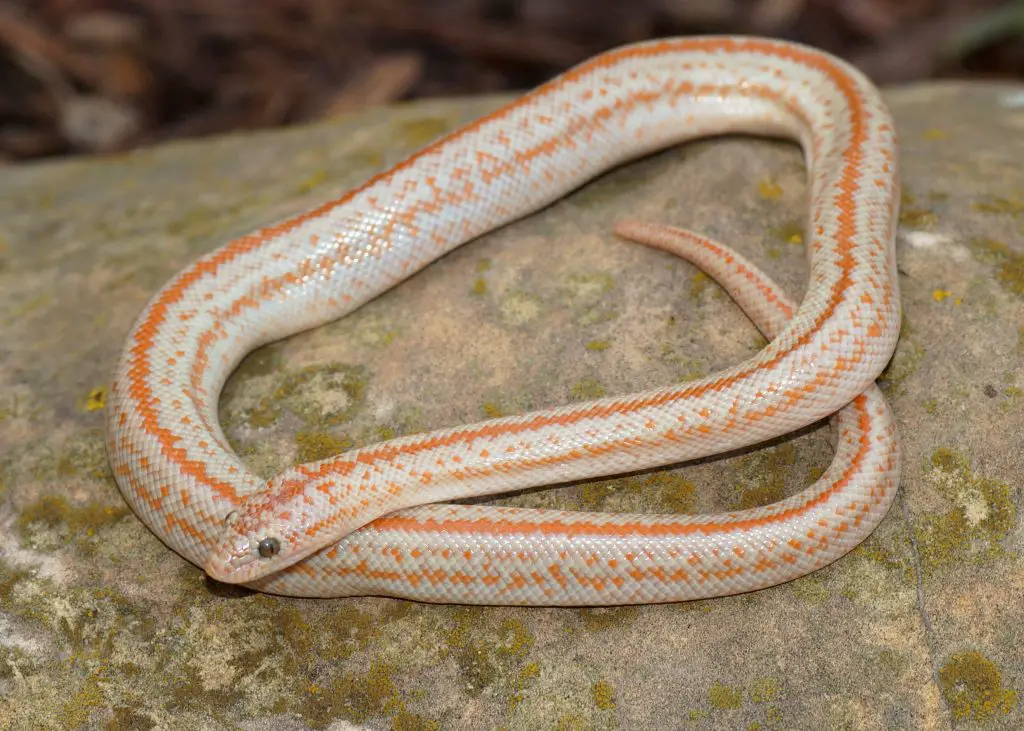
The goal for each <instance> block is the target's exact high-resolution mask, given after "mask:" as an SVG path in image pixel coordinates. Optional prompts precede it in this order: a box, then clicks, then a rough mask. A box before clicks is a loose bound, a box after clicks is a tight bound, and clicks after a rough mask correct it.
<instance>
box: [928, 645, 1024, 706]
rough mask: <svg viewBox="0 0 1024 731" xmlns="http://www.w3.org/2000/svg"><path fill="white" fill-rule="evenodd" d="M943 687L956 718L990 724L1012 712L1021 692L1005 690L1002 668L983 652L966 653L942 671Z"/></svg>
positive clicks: (957, 656) (942, 668) (940, 675)
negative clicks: (991, 720) (991, 721)
mask: <svg viewBox="0 0 1024 731" xmlns="http://www.w3.org/2000/svg"><path fill="white" fill-rule="evenodd" d="M939 687H940V688H941V690H942V696H943V698H945V700H946V704H947V705H948V706H949V709H950V712H951V713H952V714H953V718H954V719H956V720H958V721H962V720H968V719H969V720H974V721H986V720H989V719H992V718H994V717H996V716H999V715H1006V714H1008V713H1010V712H1011V711H1012V710H1013V709H1014V707H1015V706H1016V705H1017V691H1015V690H1013V689H1011V688H1004V687H1003V677H1002V673H1000V672H999V668H998V667H997V666H996V664H995V663H993V662H992V661H991V660H989V659H988V658H987V657H985V656H984V655H982V654H981V653H980V652H975V651H971V652H962V653H959V654H956V655H953V656H952V657H950V658H949V660H948V661H947V662H946V664H945V665H943V666H942V667H941V668H940V669H939Z"/></svg>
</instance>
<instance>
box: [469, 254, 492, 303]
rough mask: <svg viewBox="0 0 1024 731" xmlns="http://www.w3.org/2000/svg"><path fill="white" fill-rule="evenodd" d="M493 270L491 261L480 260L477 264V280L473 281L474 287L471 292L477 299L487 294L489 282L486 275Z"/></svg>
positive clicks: (471, 287)
mask: <svg viewBox="0 0 1024 731" xmlns="http://www.w3.org/2000/svg"><path fill="white" fill-rule="evenodd" d="M490 268H491V260H490V259H479V260H478V261H477V263H476V273H477V276H476V279H474V280H473V284H472V286H470V288H469V291H470V293H471V294H473V295H475V296H477V297H483V296H484V295H485V294H487V280H486V279H485V278H484V274H485V273H486V272H487V271H489V270H490Z"/></svg>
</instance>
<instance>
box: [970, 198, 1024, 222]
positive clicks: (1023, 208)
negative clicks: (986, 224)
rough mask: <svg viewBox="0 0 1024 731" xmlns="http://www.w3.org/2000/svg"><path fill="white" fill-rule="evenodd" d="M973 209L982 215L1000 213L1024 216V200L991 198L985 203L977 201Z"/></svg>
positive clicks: (984, 201)
mask: <svg viewBox="0 0 1024 731" xmlns="http://www.w3.org/2000/svg"><path fill="white" fill-rule="evenodd" d="M972 207H973V208H974V210H976V211H980V212H982V213H1000V214H1005V215H1010V216H1015V217H1016V216H1020V215H1022V214H1024V199H1020V198H1016V197H1014V198H1001V197H999V196H991V197H989V198H987V199H985V200H983V201H977V202H976V203H974V204H973V205H972Z"/></svg>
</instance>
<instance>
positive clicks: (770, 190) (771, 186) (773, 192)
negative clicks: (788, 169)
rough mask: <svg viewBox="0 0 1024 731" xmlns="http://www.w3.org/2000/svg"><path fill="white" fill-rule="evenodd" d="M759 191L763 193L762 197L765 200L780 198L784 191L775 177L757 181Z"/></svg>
mask: <svg viewBox="0 0 1024 731" xmlns="http://www.w3.org/2000/svg"><path fill="white" fill-rule="evenodd" d="M757 192H758V193H760V194H761V197H762V198H764V199H765V200H770V201H774V200H778V199H779V198H781V197H782V193H783V192H784V191H783V189H782V186H781V185H779V184H778V182H776V180H775V178H773V177H770V176H769V177H767V178H761V180H760V181H758V183H757Z"/></svg>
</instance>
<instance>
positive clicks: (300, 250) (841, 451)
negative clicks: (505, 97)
mask: <svg viewBox="0 0 1024 731" xmlns="http://www.w3.org/2000/svg"><path fill="white" fill-rule="evenodd" d="M726 132H730V133H735V132H742V133H750V134H762V135H771V136H782V137H788V138H791V139H794V140H796V141H798V142H799V143H800V144H801V145H802V146H803V148H804V151H805V155H806V159H807V163H808V170H809V171H810V186H809V187H810V212H809V220H808V247H807V250H808V255H809V258H810V279H811V281H810V285H809V287H808V291H807V295H806V296H805V298H804V300H803V302H802V303H801V304H800V306H799V307H798V308H796V307H794V306H793V304H792V303H790V302H789V301H788V300H787V298H786V297H785V296H784V295H783V293H781V292H780V291H779V290H778V288H777V287H776V285H774V283H772V282H771V281H770V280H768V279H767V277H765V276H764V275H763V274H762V273H760V272H759V271H758V270H757V269H756V268H755V267H754V266H753V265H752V264H751V263H749V262H747V261H745V260H743V259H742V258H741V257H740V256H739V255H737V254H735V253H734V252H732V251H731V250H729V249H727V248H726V247H724V246H722V245H721V244H717V243H715V242H712V241H709V240H707V239H705V238H703V237H700V236H698V235H696V234H692V233H687V232H684V231H679V230H675V229H667V228H662V227H658V226H654V225H647V224H641V223H633V224H624V225H622V226H620V228H619V233H620V234H621V235H623V236H625V237H627V238H631V239H633V240H636V241H639V242H641V243H645V244H649V245H654V246H658V247H660V248H663V249H665V250H666V251H669V252H672V253H675V254H677V255H679V256H682V257H684V258H686V259H688V260H690V261H693V262H694V263H695V264H697V265H698V266H701V267H702V268H704V269H705V271H707V273H708V274H709V275H711V276H713V277H715V278H716V279H718V280H719V281H721V282H722V284H723V286H725V287H726V288H727V289H728V290H729V292H730V294H732V296H733V297H734V298H735V299H736V301H737V302H738V303H739V304H740V306H741V307H743V308H744V309H745V310H747V311H748V313H749V314H750V316H751V317H752V319H753V320H754V321H755V323H757V325H758V326H759V327H760V328H761V329H762V331H763V332H764V333H765V334H766V336H768V337H770V338H773V339H772V340H771V342H770V344H769V345H768V346H767V347H766V348H765V349H764V350H763V351H762V352H761V353H759V354H758V355H757V356H755V357H753V358H751V359H750V360H748V361H746V362H744V363H741V364H739V365H737V366H735V367H733V368H730V369H728V370H726V371H723V372H721V373H718V374H716V375H713V376H710V377H708V378H704V379H701V380H699V381H694V382H691V383H687V384H685V385H683V386H673V387H669V388H663V389H655V390H651V391H645V392H642V393H635V394H631V395H628V396H622V397H615V398H605V399H599V400H594V401H590V402H586V403H578V404H573V405H571V406H566V407H560V408H554V409H547V410H543V411H536V412H532V413H528V414H524V415H520V416H514V417H505V418H500V419H493V420H490V421H486V422H483V423H479V424H473V425H467V426H463V427H456V428H452V429H445V430H439V431H435V432H431V433H428V434H420V435H414V436H410V437H402V438H399V439H393V440H389V441H386V442H383V443H380V444H376V445H372V446H369V447H365V448H361V449H357V450H352V451H349V452H346V453H344V454H342V455H339V456H338V457H334V458H330V459H326V460H322V461H320V462H316V463H311V464H306V465H301V466H298V467H295V468H292V469H290V470H287V471H286V472H284V473H282V474H281V475H278V476H277V477H275V478H273V479H271V480H270V481H269V482H268V483H265V482H264V481H262V480H261V479H259V478H258V477H256V476H255V475H253V474H252V473H250V472H249V471H248V469H247V468H246V467H245V466H244V464H243V463H242V462H241V460H240V459H239V458H238V456H237V455H235V454H234V453H233V452H232V450H231V449H230V447H229V446H228V444H227V440H226V439H225V437H224V434H223V432H222V431H221V428H220V425H219V423H218V419H217V400H218V398H219V396H220V392H221V389H222V387H223V385H224V383H225V382H226V380H227V378H228V376H229V375H230V373H231V371H232V370H233V369H234V368H235V367H236V366H237V364H238V363H239V361H240V360H241V359H242V358H243V357H244V356H245V355H246V354H247V353H248V352H250V351H251V350H252V349H254V348H255V347H257V346H259V345H261V344H263V343H266V342H269V341H273V340H276V339H279V338H281V337H284V336H286V335H289V334H292V333H295V332H298V331H301V330H304V329H308V328H312V327H317V326H319V325H321V324H323V323H326V322H329V321H331V320H334V319H336V318H338V317H341V316H343V315H345V314H346V313H348V312H351V311H352V310H353V309H355V308H357V307H359V306H360V305H361V304H363V303H364V302H366V301H368V300H369V299H372V298H373V297H375V296H377V295H379V294H380V293H382V292H384V291H386V290H387V289H389V288H391V287H393V286H394V285H395V284H397V283H399V282H401V281H403V280H404V279H406V278H408V277H409V276H411V275H412V274H414V273H415V272H417V271H418V270H419V269H421V268H422V267H424V266H425V265H426V264H428V263H430V262H431V261H433V260H435V259H437V258H438V257H440V256H442V255H443V254H445V253H447V252H448V251H451V250H452V249H453V248H455V247H457V246H459V245H461V244H463V243H465V242H467V241H470V240H471V239H473V238H475V237H477V236H479V235H481V234H483V233H486V232H487V231H490V230H492V229H494V228H496V227H498V226H501V225H503V224H505V223H508V222H510V221H512V220H515V219H517V218H521V217H523V216H525V215H528V214H529V213H531V212H533V211H535V210H537V209H539V208H540V207H542V206H544V205H546V204H548V203H550V202H551V201H553V200H556V199H558V198H559V197H561V196H563V195H565V194H566V193H567V192H569V191H571V190H573V189H575V188H577V187H578V186H580V185H581V184H583V183H585V182H586V181H588V180H590V179H591V178H593V177H595V176H597V175H599V174H600V173H602V172H603V171H605V170H607V169H609V168H611V167H613V166H615V165H617V164H620V163H622V162H625V161H628V160H630V159H633V158H636V157H638V156H641V155H643V154H646V153H649V152H651V151H654V150H657V149H660V148H663V147H665V146H668V145H671V144H675V143H679V142H682V141H685V140H687V139H693V138H696V137H702V136H706V135H712V134H721V133H726ZM897 167H898V163H897V150H896V137H895V130H894V126H893V121H892V118H891V116H890V114H889V111H888V109H887V108H886V106H885V104H884V103H883V101H882V100H881V97H880V95H879V93H878V91H877V90H876V89H875V88H874V86H873V85H872V84H871V83H870V82H869V81H868V80H867V79H865V78H864V77H863V76H862V75H861V74H860V73H859V72H857V71H856V70H854V69H853V68H851V67H850V66H848V65H847V64H845V63H843V62H842V61H839V60H838V59H835V58H833V57H831V56H829V55H827V54H824V53H822V52H820V51H816V50H813V49H810V48H806V47H803V46H798V45H794V44H790V43H786V42H781V41H774V40H766V39H758V38H728V37H697V38H684V39H667V40H659V41H651V42H645V43H641V44H636V45H632V46H627V47H623V48H620V49H617V50H613V51H609V52H607V53H605V54H602V55H600V56H597V57H595V58H593V59H591V60H589V61H587V62H585V63H583V64H581V65H580V66H578V67H576V68H574V69H571V70H569V71H568V72H566V73H565V74H563V75H561V76H559V77H557V78H556V79H554V80H552V81H551V82H549V83H547V84H545V85H543V86H542V87H540V88H538V89H537V90H535V91H533V92H531V93H529V94H527V95H525V96H523V97H522V98H520V99H519V100H517V101H515V102H513V103H511V104H509V105H507V106H506V107H504V108H502V109H500V110H498V111H497V112H495V113H494V114H491V115H489V116H487V117H484V118H482V119H480V120H478V121H477V122H475V123H473V124H471V125H469V126H467V127H465V128H463V129H462V130H459V131H457V132H455V133H453V134H451V135H448V136H446V137H444V138H443V139H441V140H439V141H437V142H435V143H434V144H432V145H430V146H429V147H427V148H425V149H424V150H422V151H421V152H419V153H417V154H416V155H413V156H412V157H410V158H409V159H408V160H406V161H404V162H402V163H400V164H398V165H396V166H395V167H393V168H391V169H390V170H387V171H385V172H384V173H382V174H380V175H378V176H376V177H374V178H373V179H371V180H369V181H368V182H367V183H365V184H364V185H362V186H360V187H359V188H357V189H355V190H352V191H350V192H349V193H347V194H345V195H344V196H342V197H341V198H339V199H337V200H333V201H329V202H326V203H324V204H322V205H321V206H319V207H317V208H315V209H313V210H311V211H308V212H306V213H304V214H302V215H299V216H295V217H293V218H290V219H287V220H285V221H282V222H280V223H278V224H277V225H275V226H271V227H268V228H265V229H262V230H260V231H256V232H254V233H252V234H250V235H248V236H243V237H241V238H239V239H236V240H234V241H231V242H229V243H227V244H226V245H224V246H223V247H221V248H220V249H218V250H216V251H214V252H212V253H210V254H208V255H206V256H205V257H203V258H201V259H200V260H198V261H197V262H195V263H193V264H192V265H190V266H189V267H188V268H186V269H185V270H184V271H182V272H181V273H180V274H178V275H177V276H175V277H174V278H173V279H172V280H171V281H170V282H169V283H168V284H167V285H166V286H165V287H164V288H163V289H162V290H161V291H159V292H158V293H157V294H156V295H155V296H154V297H153V298H152V299H151V300H150V302H149V303H148V304H147V305H146V307H145V308H144V310H143V311H142V313H141V314H140V315H139V317H138V318H137V320H136V322H135V323H134V325H133V327H132V330H131V332H130V333H129V335H128V338H127V342H126V344H125V347H124V350H123V352H122V355H121V357H120V359H119V362H118V365H117V370H116V373H115V377H114V383H113V386H112V389H111V402H110V409H109V412H108V421H107V441H108V450H109V453H110V459H111V462H112V464H113V467H114V473H115V475H116V478H117V481H118V484H119V486H120V488H121V491H122V493H123V495H124V497H125V499H126V500H127V501H128V503H129V504H130V505H131V506H132V508H133V509H134V510H135V512H136V514H137V515H138V516H139V517H140V518H141V519H142V520H143V521H144V522H145V523H146V524H147V525H148V526H149V528H150V529H151V530H152V531H153V532H154V533H155V534H156V535H158V536H159V537H160V538H161V539H162V540H163V541H164V542H165V543H166V544H167V545H168V546H170V547H171V548H172V549H174V550H175V551H177V552H178V553H179V554H181V555H182V556H184V557H185V558H186V559H188V560H189V561H191V562H192V563H194V564H196V565H198V566H203V567H205V569H206V571H207V572H208V573H209V574H210V575H211V576H213V577H214V578H216V579H219V580H222V581H228V582H233V583H243V584H246V585H248V586H250V587H252V588H255V589H259V590H263V591H268V592H273V593H280V594H289V595H296V596H318V597H336V596H352V595H362V594H382V595H390V596H401V597H408V598H413V599H420V600H423V601H433V602H459V603H478V604H521V605H607V604H631V603H649V602H664V601H679V600H685V599H693V598H702V597H709V596H717V595H723V594H730V593H737V592H742V591H749V590H752V589H757V588H761V587H765V586H771V585H773V584H777V583H780V582H782V581H786V580H788V579H792V578H795V577H797V576H801V575H803V574H806V573H808V572H810V571H813V570H815V569H817V568H820V567H821V566H824V565H826V564H828V563H830V562H832V561H834V560H835V559H836V558H838V557H839V556H841V555H843V554H845V553H846V552H848V551H849V550H850V549H851V548H853V547H854V546H856V545H857V544H858V543H859V542H860V541H862V540H863V539H864V538H865V537H866V536H867V535H869V534H870V532H871V531H872V530H873V529H874V527H875V526H876V525H877V523H878V522H879V521H880V520H881V518H882V517H883V516H884V515H885V512H886V511H887V510H888V507H889V505H890V504H891V502H892V499H893V497H894V495H895V492H896V489H897V485H898V481H899V451H898V446H897V440H896V435H895V427H894V424H893V420H892V416H891V414H890V412H889V409H888V406H887V405H886V403H885V401H884V399H883V398H882V395H881V393H880V392H879V391H878V389H877V387H876V386H875V385H874V380H875V378H877V376H878V375H879V373H880V372H881V370H882V369H883V368H884V366H885V365H886V363H887V362H888V360H889V358H890V356H891V354H892V352H893V349H894V347H895V344H896V339H897V337H898V333H899V326H900V304H899V291H898V286H897V280H896V268H895V253H894V236H895V222H896V215H897V208H898V187H899V180H898V170H897ZM833 415H834V416H833ZM828 416H833V423H834V426H835V429H836V433H837V443H836V456H835V460H834V462H833V463H832V465H831V466H830V468H829V470H828V471H827V472H826V473H825V475H823V476H822V478H821V479H820V480H818V481H817V482H815V483H814V484H813V485H811V486H810V487H808V488H807V489H806V490H805V491H804V492H802V493H801V494H799V495H797V496H794V497H792V498H787V499H786V500H783V501H781V502H779V503H776V504H773V505H769V506H765V507H761V508H756V509H752V510H746V511H740V512H736V513H729V514H722V515H703V516H659V515H629V514H614V515H613V514H590V513H577V512H562V511H533V510H522V509H512V508H496V507H481V506H463V505H446V504H438V503H443V502H444V501H448V500H453V499H458V498H463V497H469V496H478V495H486V494H495V493H501V492H506V491H510V490H517V489H522V488H526V487H532V486H537V485H544V484H552V483H557V482H565V481H569V480H578V479H585V478H592V477H597V476H602V475H607V474H613V473H622V472H627V471H633V470H638V469H647V468H652V467H657V466H662V465H667V464H672V463H676V462H680V461H683V460H687V459H693V458H697V457H703V456H707V455H712V454H718V453H722V452H725V451H728V450H732V449H737V448H741V447H745V446H748V445H752V444H756V443H758V442H762V441H764V440H766V439H771V438H774V437H777V436H780V435H783V434H786V433H789V432H791V431H794V430H796V429H800V428H802V427H804V426H807V425H809V424H811V423H813V422H815V421H817V420H819V419H822V418H825V417H828Z"/></svg>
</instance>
